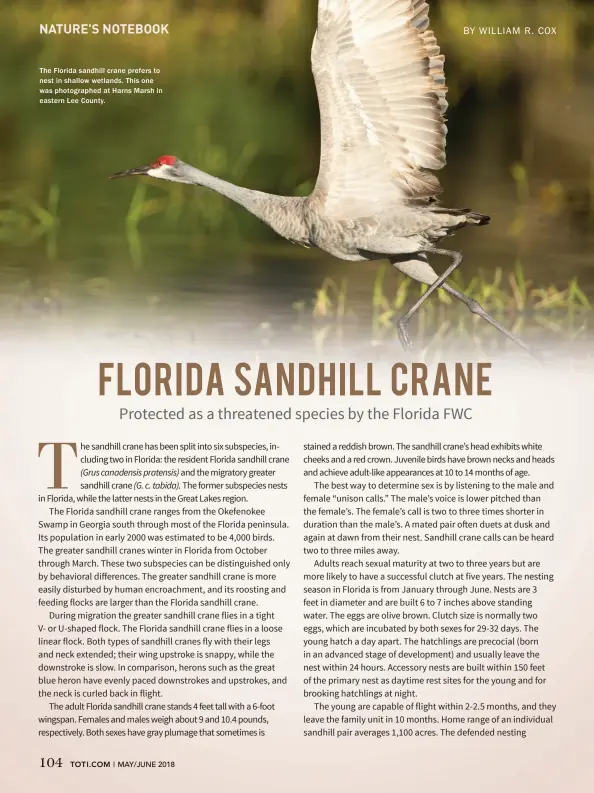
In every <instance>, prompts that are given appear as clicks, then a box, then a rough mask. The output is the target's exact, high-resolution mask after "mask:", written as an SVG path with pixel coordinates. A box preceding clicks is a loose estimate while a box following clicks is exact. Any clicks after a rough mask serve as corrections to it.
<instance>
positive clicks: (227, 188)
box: [175, 164, 309, 242]
mask: <svg viewBox="0 0 594 793" xmlns="http://www.w3.org/2000/svg"><path fill="white" fill-rule="evenodd" d="M175 181H179V182H185V183H186V184H194V185H199V186H201V187H207V188H208V189H209V190H214V191H215V192H217V193H219V194H220V195H222V196H225V197H226V198H230V199H231V201H235V203H236V204H240V206H242V207H244V208H245V209H247V210H248V211H249V212H251V213H252V214H253V215H256V217H258V218H260V220H263V221H264V222H265V223H268V225H269V226H271V227H272V228H273V229H274V230H275V231H276V232H277V234H280V235H281V236H283V237H286V238H287V239H291V240H294V241H296V242H301V241H305V240H307V238H308V237H309V234H308V231H307V228H306V226H305V222H304V220H303V208H302V205H303V201H304V199H302V198H294V197H291V196H279V195H272V194H271V193H261V192H260V191H258V190H250V189H248V188H247V187H239V185H236V184H233V183H232V182H227V181H225V180H224V179H219V178H218V177H217V176H212V175H211V174H209V173H206V172H205V171H201V170H200V169H199V168H194V166H192V165H187V164H184V166H183V170H181V172H180V174H179V175H178V176H176V178H175Z"/></svg>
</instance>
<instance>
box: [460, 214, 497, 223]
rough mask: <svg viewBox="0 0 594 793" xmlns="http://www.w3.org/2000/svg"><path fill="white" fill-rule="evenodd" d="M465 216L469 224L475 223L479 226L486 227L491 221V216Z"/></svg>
mask: <svg viewBox="0 0 594 793" xmlns="http://www.w3.org/2000/svg"><path fill="white" fill-rule="evenodd" d="M464 214H465V215H466V220H467V221H468V222H470V223H474V224H475V225H477V226H486V225H487V223H489V221H490V220H491V218H490V217H489V215H481V213H480V212H465V213H464Z"/></svg>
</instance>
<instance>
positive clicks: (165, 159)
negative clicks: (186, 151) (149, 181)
mask: <svg viewBox="0 0 594 793" xmlns="http://www.w3.org/2000/svg"><path fill="white" fill-rule="evenodd" d="M176 162H177V157H173V156H172V155H171V154H164V155H163V156H162V157H158V158H157V159H156V160H155V162H154V163H153V164H152V166H151V167H152V168H160V167H161V165H175V163H176Z"/></svg>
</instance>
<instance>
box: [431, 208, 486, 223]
mask: <svg viewBox="0 0 594 793" xmlns="http://www.w3.org/2000/svg"><path fill="white" fill-rule="evenodd" d="M431 212H433V213H434V214H438V215H450V217H459V218H461V221H460V225H459V226H457V228H461V227H462V226H466V225H468V224H472V225H473V226H486V225H487V223H489V221H490V220H491V218H490V217H489V215H482V214H481V213H480V212H473V211H472V209H447V208H446V207H431Z"/></svg>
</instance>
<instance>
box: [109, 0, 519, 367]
mask: <svg viewBox="0 0 594 793" xmlns="http://www.w3.org/2000/svg"><path fill="white" fill-rule="evenodd" d="M428 14H429V7H428V5H427V3H426V2H425V0H319V3H318V27H317V31H316V34H315V38H314V42H313V48H312V56H311V60H312V69H313V74H314V78H315V83H316V88H317V93H318V100H319V105H320V117H321V156H320V169H319V174H318V178H317V181H316V185H315V188H314V190H313V192H312V193H311V195H309V196H308V197H307V198H301V197H289V196H277V195H270V194H268V193H262V192H259V191H256V190H248V189H246V188H244V187H238V186H237V185H233V184H230V183H229V182H226V181H224V180H222V179H218V178H217V177H215V176H211V175H210V174H207V173H204V172H203V171H200V170H198V168H194V167H192V166H191V165H188V164H187V163H185V162H182V161H181V160H178V159H177V158H176V157H172V156H169V155H166V156H164V157H159V159H158V160H156V162H154V163H152V165H145V166H141V167H140V168H132V169H130V170H128V171H122V172H120V173H116V174H113V176H112V177H111V178H117V177H121V176H135V175H148V176H153V177H156V178H157V179H167V180H169V181H172V182H184V183H186V184H194V185H201V186H203V187H208V188H210V189H211V190H216V191H217V192H218V193H221V194H222V195H223V196H226V197H228V198H230V199H232V200H233V201H235V202H237V203H238V204H241V205H242V206H243V207H245V208H246V209H247V210H249V211H250V212H252V213H253V214H254V215H256V216H257V217H259V218H260V219H261V220H263V221H264V222H265V223H268V225H270V226H271V227H272V228H273V229H274V230H275V231H276V232H277V233H278V234H280V235H281V236H283V237H285V238H286V239H288V240H290V241H291V242H295V243H298V244H299V245H304V246H306V247H316V248H321V249H322V250H323V251H326V252H327V253H330V254H332V255H333V256H336V257H338V258H339V259H347V260H350V261H366V260H370V259H384V258H387V259H389V261H390V262H391V263H392V264H393V265H394V266H395V267H396V268H397V269H398V270H400V271H401V272H403V273H404V274H406V275H408V276H410V277H411V278H414V279H416V280H417V281H420V282H422V283H425V284H429V289H428V290H427V291H426V292H425V293H424V294H423V296H422V297H421V298H420V299H419V300H418V301H417V303H416V304H415V305H414V306H413V307H412V308H411V309H410V310H409V311H408V312H407V313H406V314H405V315H404V316H403V317H402V318H401V319H400V320H399V321H398V324H397V328H398V335H399V337H400V340H401V342H402V344H403V345H404V347H405V348H406V349H409V348H410V346H411V345H410V341H409V334H408V325H409V322H410V319H411V317H412V315H413V314H414V313H415V312H416V311H417V310H418V308H419V307H420V306H421V305H422V303H423V302H424V301H425V300H426V299H427V298H428V297H429V295H430V294H431V293H432V292H433V291H434V290H435V289H437V288H438V287H441V288H442V289H445V291H446V292H448V294H450V295H452V296H453V297H455V298H457V299H458V300H461V301H462V302H463V303H465V304H466V305H467V306H468V308H469V309H470V311H472V312H473V313H475V314H478V315H479V316H481V317H482V318H483V319H485V320H487V322H489V323H490V324H491V325H493V326H494V327H495V328H497V330H499V331H501V333H503V334H505V336H507V337H508V338H509V339H511V340H512V341H513V342H515V343H516V344H518V345H519V346H520V347H522V348H523V349H524V350H526V351H527V352H529V350H528V348H527V347H526V345H525V344H524V343H523V342H522V341H521V340H520V339H518V338H517V337H516V336H515V335H514V334H512V333H511V332H510V331H508V330H507V329H506V328H504V327H503V326H502V325H501V324H500V323H499V322H498V321H497V320H495V319H494V318H493V317H491V316H489V314H487V313H486V311H485V310H484V309H483V308H482V307H481V306H480V305H479V304H478V303H477V302H476V300H473V299H472V298H470V297H468V296H467V295H465V294H463V293H462V292H459V291H458V290H457V289H454V287H453V286H451V285H450V284H448V283H447V281H446V279H447V278H448V277H449V276H450V275H451V274H452V273H453V272H454V270H455V269H456V268H457V267H458V266H459V264H460V262H461V261H462V255H461V254H460V253H458V252H456V251H450V250H447V249H446V248H441V247H439V243H440V242H441V240H442V239H443V238H444V237H447V236H449V235H450V234H452V233H453V232H454V231H457V230H458V229H460V228H463V227H464V226H469V225H478V226H481V225H484V224H486V223H488V222H489V218H488V217H487V216H486V215H481V214H479V213H478V212H472V211H470V210H469V209H446V208H444V207H441V206H439V204H438V203H437V200H436V196H437V194H438V193H439V192H440V187H439V182H438V180H437V177H436V176H435V175H434V174H432V173H430V171H432V170H438V169H440V168H442V167H443V166H444V165H445V161H446V160H445V138H446V126H445V123H444V114H445V111H446V108H447V102H446V99H445V94H446V91H447V88H446V84H445V77H444V71H443V65H444V56H443V55H441V54H440V51H439V47H438V45H437V41H436V39H435V36H434V35H433V33H432V32H431V30H429V16H428ZM427 253H436V254H441V255H442V256H447V257H449V258H450V259H451V260H452V262H451V264H450V265H449V267H448V268H447V269H446V270H445V272H444V273H443V274H442V275H441V276H439V277H438V276H437V274H436V272H435V271H434V270H433V268H432V267H431V265H430V264H429V262H428V260H427Z"/></svg>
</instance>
